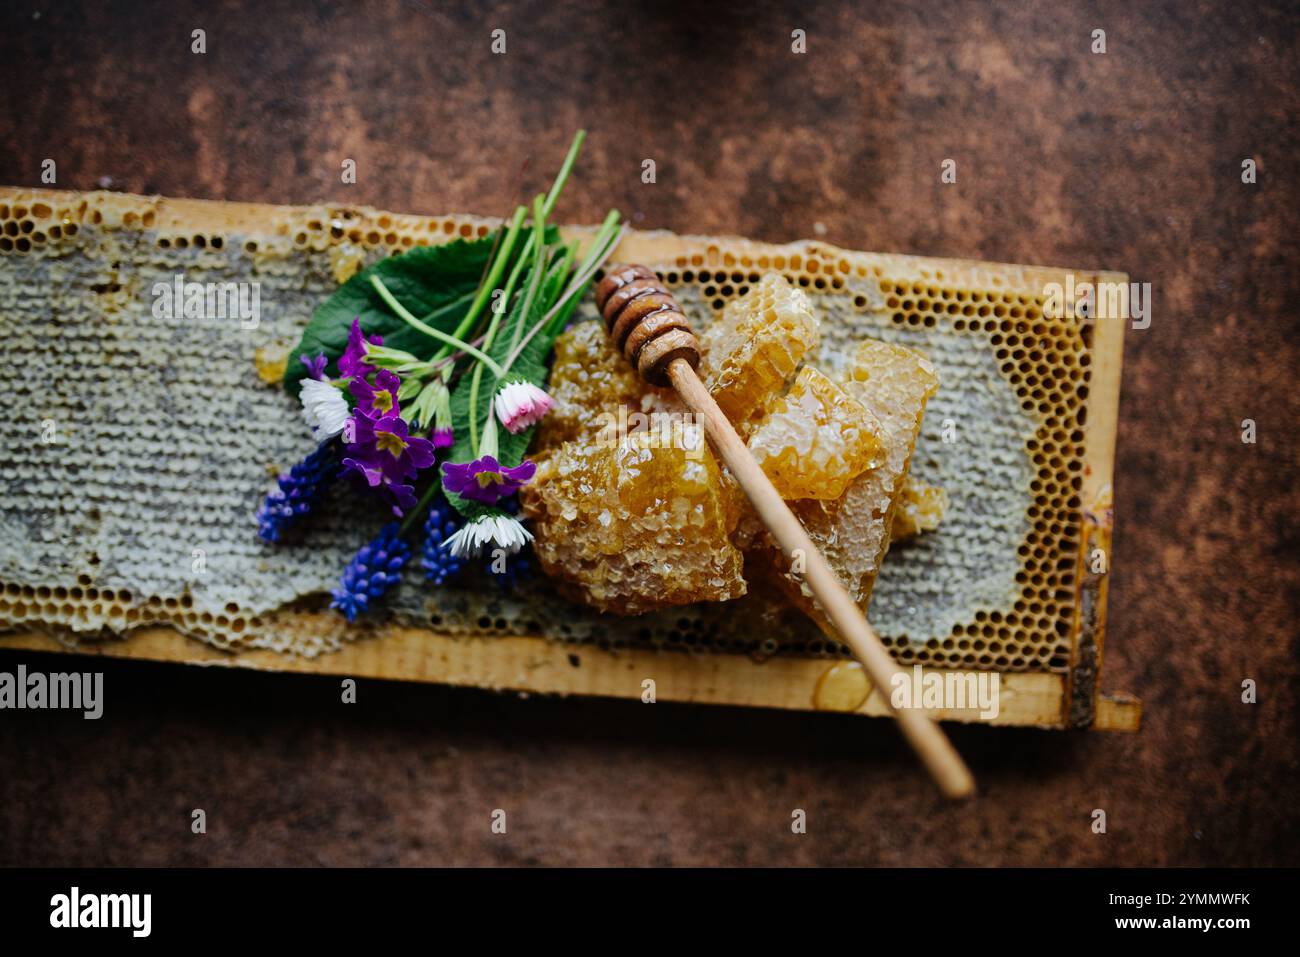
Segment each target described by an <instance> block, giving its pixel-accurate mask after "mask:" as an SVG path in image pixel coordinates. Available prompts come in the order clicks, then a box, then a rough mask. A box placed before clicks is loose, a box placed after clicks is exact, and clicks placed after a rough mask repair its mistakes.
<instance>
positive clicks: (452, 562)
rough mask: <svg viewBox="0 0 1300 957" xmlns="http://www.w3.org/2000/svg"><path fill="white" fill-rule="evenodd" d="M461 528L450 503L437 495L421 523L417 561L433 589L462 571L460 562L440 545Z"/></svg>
mask: <svg viewBox="0 0 1300 957" xmlns="http://www.w3.org/2000/svg"><path fill="white" fill-rule="evenodd" d="M462 524H464V523H463V522H462V521H461V518H460V515H459V514H458V513H457V512H456V510H455V509H454V508H452V507H451V503H450V502H448V501H447V499H446V498H444V497H443V496H442V495H441V494H439V496H438V498H437V499H436V500H435V501H434V503H433V505H431V506H430V507H429V515H428V517H427V518H425V520H424V550H423V557H422V559H421V564H423V565H424V577H425V578H427V579H428V580H429V581H430V582H431V583H433V584H434V585H439V586H441V585H445V584H446V583H447V582H448V581H449V580H450V579H452V578H454V577H455V576H456V575H458V574H460V571H461V569H463V568H464V567H465V562H464V560H463V559H460V558H457V557H456V556H455V555H453V554H452V553H451V550H450V549H449V548H447V547H446V546H445V545H443V542H445V541H446V540H447V539H449V538H451V536H452V535H454V534H455V533H456V532H457V531H459V530H460V527H461V525H462Z"/></svg>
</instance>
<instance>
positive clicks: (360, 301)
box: [284, 233, 496, 397]
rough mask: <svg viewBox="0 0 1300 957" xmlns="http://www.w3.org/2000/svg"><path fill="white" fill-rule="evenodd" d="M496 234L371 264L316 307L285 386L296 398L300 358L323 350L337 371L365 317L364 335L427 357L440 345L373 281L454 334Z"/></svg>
mask: <svg viewBox="0 0 1300 957" xmlns="http://www.w3.org/2000/svg"><path fill="white" fill-rule="evenodd" d="M495 241H496V234H495V233H489V234H488V235H487V236H484V237H483V238H482V239H475V240H465V239H457V240H455V241H453V242H450V243H446V244H444V245H441V246H418V247H416V248H415V249H412V250H410V251H409V252H405V253H401V254H399V255H395V256H389V257H387V258H386V259H381V260H379V262H377V263H375V264H373V265H371V266H367V267H366V268H365V269H363V270H361V271H360V272H359V273H357V274H356V275H355V276H353V277H352V278H351V279H349V280H348V281H347V282H345V283H344V284H343V285H342V286H340V287H339V288H338V290H337V291H335V293H334V295H332V296H330V297H329V298H328V299H326V300H325V301H324V302H323V303H321V304H320V306H319V307H317V309H316V311H315V313H313V314H312V317H311V321H310V322H309V323H307V328H306V329H304V330H303V334H302V340H301V341H300V342H299V343H298V347H297V348H296V349H294V351H293V353H292V354H291V355H290V357H289V364H288V366H287V368H286V369H285V372H284V388H285V391H286V392H288V393H289V394H290V395H291V396H294V397H296V396H297V395H298V390H299V389H300V388H301V381H302V379H303V378H304V377H305V376H306V375H307V369H306V367H305V366H304V365H303V364H302V359H301V356H303V355H306V356H308V357H312V358H314V357H315V356H317V355H319V354H321V353H322V352H323V353H325V355H326V356H327V357H328V358H329V360H330V361H329V364H328V366H327V367H326V374H327V375H336V374H337V372H338V368H337V366H336V362H337V361H338V358H339V356H341V355H342V354H343V350H344V349H346V348H347V344H348V330H349V329H351V328H352V320H353V319H354V318H356V317H360V319H361V329H362V331H363V332H365V333H366V335H374V334H375V333H379V334H380V335H382V336H383V337H384V345H386V346H391V347H393V348H394V349H402V350H405V351H406V352H410V353H412V354H413V355H415V356H417V357H419V358H422V359H427V358H429V357H430V356H432V355H433V353H434V352H435V351H437V349H438V348H439V346H440V343H438V342H436V341H435V340H433V339H432V338H431V337H429V336H426V335H425V334H424V333H422V332H420V331H419V330H417V329H412V328H411V327H410V326H408V325H407V324H406V323H405V322H403V321H402V320H401V319H400V318H398V317H397V316H396V315H394V314H393V311H392V310H391V309H389V308H388V306H386V305H385V304H384V301H383V300H382V299H380V298H379V293H377V292H376V291H375V288H374V286H372V285H371V283H370V277H371V276H373V275H378V276H379V278H380V279H382V280H383V282H384V285H385V286H387V287H388V289H389V291H391V292H392V294H393V295H394V296H396V297H397V299H398V301H400V302H401V303H402V305H404V306H406V308H407V309H409V310H410V311H411V312H412V313H413V314H414V315H416V316H417V317H419V318H420V319H422V320H423V321H424V322H425V323H427V324H428V325H430V326H433V327H434V328H435V329H438V330H440V331H442V332H448V333H450V332H451V331H452V330H453V329H455V327H456V325H457V324H458V323H459V322H460V320H461V319H462V318H464V316H465V312H466V310H467V309H468V308H469V304H470V302H471V300H472V299H473V298H474V293H475V291H476V290H477V289H478V284H479V281H480V280H481V279H482V278H483V271H484V269H485V268H486V266H487V262H488V257H489V255H490V254H491V252H492V247H493V243H494V242H495Z"/></svg>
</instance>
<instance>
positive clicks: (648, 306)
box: [596, 265, 975, 798]
mask: <svg viewBox="0 0 1300 957" xmlns="http://www.w3.org/2000/svg"><path fill="white" fill-rule="evenodd" d="M596 308H597V309H599V310H600V312H601V315H602V316H604V318H605V326H606V328H607V329H608V330H609V334H610V335H611V336H612V337H613V340H614V343H615V345H617V346H618V348H619V350H620V351H621V352H622V353H623V355H625V356H626V357H627V360H628V361H629V362H630V363H632V366H633V368H635V369H636V370H637V372H638V373H639V374H640V375H641V378H643V379H645V380H646V381H647V382H650V383H652V384H654V385H659V386H666V385H671V386H672V387H673V388H674V389H675V390H676V391H677V394H678V395H679V396H680V397H681V399H682V401H683V402H685V403H686V405H687V407H688V408H690V409H691V410H692V411H694V412H695V413H697V414H698V415H700V416H702V417H703V419H704V431H705V433H706V434H707V435H708V437H709V439H710V440H711V441H712V442H713V446H714V448H715V449H716V450H717V451H718V454H719V455H721V456H722V459H723V461H724V462H726V463H727V465H728V467H729V468H730V469H731V472H732V474H733V475H735V477H736V481H738V482H739V483H740V487H741V488H742V489H744V491H745V494H746V495H747V496H748V497H749V500H750V502H752V503H753V505H754V508H755V509H756V510H757V512H758V515H759V517H760V518H761V519H762V521H763V524H764V525H766V526H767V529H768V531H769V532H771V533H772V536H773V538H775V539H776V541H777V544H779V545H780V546H781V551H782V553H784V555H785V556H786V558H787V559H790V558H792V557H793V556H794V554H795V553H797V552H799V553H802V554H803V556H804V565H805V573H804V577H805V579H806V580H807V582H808V585H809V587H810V588H812V592H813V595H815V596H816V598H817V601H818V602H819V603H820V604H821V606H822V608H823V610H824V611H825V612H826V615H827V617H829V618H830V620H831V623H832V624H833V625H834V626H835V629H836V631H838V632H839V633H840V636H841V637H842V638H843V639H844V641H845V643H846V644H848V646H849V647H850V648H851V649H853V654H854V655H855V656H856V657H857V659H858V660H859V661H860V662H862V666H863V668H865V669H866V672H867V675H868V676H869V677H870V678H871V681H872V682H873V683H874V684H875V686H876V687H877V688H880V689H881V691H882V693H883V692H884V689H886V688H890V687H892V686H893V682H892V679H893V677H894V676H895V675H896V674H899V669H898V667H897V666H896V665H895V663H894V659H893V658H892V657H890V654H889V652H888V651H886V650H885V646H884V644H883V643H882V642H881V640H880V636H879V635H877V634H876V631H875V629H874V628H872V627H871V625H870V623H869V622H868V621H867V619H866V616H865V615H864V614H863V613H862V609H861V608H859V607H858V604H857V602H855V601H854V600H853V599H852V598H851V597H850V596H849V593H848V592H847V591H846V590H845V589H844V586H843V585H842V584H841V583H840V581H839V579H838V578H836V577H835V572H834V571H832V570H831V567H830V565H829V564H827V562H826V559H825V558H824V557H823V556H822V553H821V552H820V551H818V549H817V546H816V545H814V544H813V541H812V539H811V538H809V537H808V533H807V532H806V531H805V530H804V527H803V526H802V525H801V524H799V520H798V519H797V518H795V516H794V513H793V512H791V511H790V508H789V506H787V505H786V504H785V500H784V499H782V498H781V495H780V493H779V492H777V490H776V489H775V488H774V487H773V485H772V482H771V481H770V480H769V479H768V477H767V475H766V474H765V473H764V472H763V469H762V467H760V466H759V464H758V462H757V461H755V459H754V456H753V453H751V452H750V451H749V448H748V447H747V446H746V445H745V443H744V442H743V441H741V438H740V436H739V435H737V434H736V430H735V429H734V428H732V425H731V422H730V421H728V419H727V417H726V416H725V415H724V414H723V412H722V410H721V409H720V408H718V404H717V403H716V402H715V401H713V396H711V395H710V394H709V390H708V389H707V388H705V386H704V383H703V382H701V381H700V377H699V375H698V374H697V373H696V370H697V369H698V368H699V365H700V343H699V340H697V339H696V338H695V334H694V333H693V332H691V327H690V323H689V322H687V320H686V316H685V314H684V313H683V312H682V310H681V307H679V306H678V305H677V300H676V299H674V298H673V295H672V293H670V292H669V291H668V290H667V288H665V287H664V285H663V283H662V282H660V280H659V277H658V276H657V275H656V274H655V272H654V270H652V269H648V268H647V267H645V266H635V265H621V266H614V267H612V268H611V269H610V270H609V272H608V273H607V274H606V276H605V278H604V279H602V280H601V281H600V284H599V285H598V286H597V287H596ZM883 696H884V698H885V700H886V702H887V703H889V707H890V710H891V711H893V714H894V718H895V719H896V720H897V721H898V725H899V728H900V729H901V730H902V732H903V736H904V737H905V738H906V739H907V741H908V743H909V744H911V746H912V748H913V749H914V750H915V751H916V753H917V755H918V756H919V757H920V759H921V761H922V763H924V764H925V766H926V768H927V769H928V770H929V772H930V775H931V777H933V778H934V780H935V783H936V784H938V785H939V789H940V790H941V791H942V792H943V793H944V795H945V796H947V797H949V798H965V797H969V796H970V795H971V794H973V793H974V791H975V779H974V778H973V777H972V776H971V773H970V770H969V769H968V768H967V767H966V765H965V763H964V762H963V761H962V759H961V756H960V755H959V754H958V753H957V751H956V749H955V748H954V747H953V746H952V743H951V742H950V741H949V740H948V737H947V736H946V735H945V734H944V733H943V730H942V729H941V728H940V727H939V725H938V724H937V723H936V722H935V721H934V720H933V719H932V718H931V717H930V716H929V715H928V714H927V713H926V712H924V711H921V710H917V709H913V708H903V709H895V708H894V707H893V703H892V701H890V697H889V695H887V694H884V695H883Z"/></svg>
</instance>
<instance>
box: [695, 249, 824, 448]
mask: <svg viewBox="0 0 1300 957" xmlns="http://www.w3.org/2000/svg"><path fill="white" fill-rule="evenodd" d="M816 344H817V316H816V314H815V313H814V312H813V309H812V304H811V303H810V302H809V301H808V296H807V295H806V294H805V293H804V292H803V290H802V289H799V288H797V287H795V286H791V285H790V283H789V281H787V280H786V279H785V277H784V276H781V275H779V274H777V273H768V274H767V275H765V276H764V277H763V278H762V279H761V280H760V281H759V282H758V284H757V285H756V286H755V287H754V288H753V289H752V290H750V291H749V292H748V293H747V294H746V295H744V296H742V297H741V298H740V299H737V300H736V301H735V302H733V303H731V304H730V305H728V306H727V307H726V308H725V309H724V310H723V312H722V317H721V318H720V319H719V320H718V321H717V322H714V323H712V324H711V325H710V326H709V327H708V328H707V329H705V330H704V334H703V335H702V336H701V337H700V347H701V350H702V351H703V353H704V362H705V368H704V384H705V385H706V386H708V388H709V392H710V393H711V394H712V396H713V398H714V400H715V401H716V402H717V403H718V406H719V407H720V408H721V409H722V411H723V412H724V413H725V414H726V416H727V418H728V419H730V420H731V424H732V425H734V426H735V427H736V431H737V432H739V433H740V434H741V435H746V434H748V432H749V431H750V429H751V428H752V426H753V424H754V420H756V419H757V418H760V417H761V416H762V414H763V413H764V411H765V410H766V409H767V407H768V406H769V405H771V404H772V401H773V399H775V397H776V396H778V395H779V394H780V393H782V392H783V391H785V384H786V382H788V381H789V379H790V377H791V376H793V375H794V373H795V369H796V368H797V367H798V365H799V363H800V361H801V360H802V359H803V357H804V355H805V354H806V353H807V352H808V350H809V349H811V348H812V347H813V346H815V345H816Z"/></svg>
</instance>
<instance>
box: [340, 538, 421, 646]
mask: <svg viewBox="0 0 1300 957" xmlns="http://www.w3.org/2000/svg"><path fill="white" fill-rule="evenodd" d="M410 559H411V547H410V546H409V545H407V544H406V542H404V541H402V539H401V537H400V536H399V535H398V525H397V523H396V522H393V523H391V524H388V525H385V526H384V528H383V530H382V531H380V533H379V534H378V535H377V536H376V537H375V539H374V541H372V542H370V543H369V544H368V545H363V546H361V550H360V551H358V552H357V553H356V555H355V556H354V557H353V559H352V561H350V562H348V567H347V568H345V569H343V577H342V578H341V579H340V580H339V587H338V588H336V589H334V592H333V595H334V600H333V601H332V602H330V607H331V608H337V609H338V610H339V611H341V612H343V614H344V616H345V617H346V618H347V620H348V621H350V622H352V621H356V620H357V615H359V614H361V613H362V612H365V611H367V610H369V608H370V606H371V603H373V602H374V601H376V600H377V599H379V598H382V597H383V596H384V594H385V593H386V592H387V591H388V590H389V589H390V588H392V587H393V586H394V585H396V584H397V583H398V582H399V581H401V580H402V569H403V568H405V567H406V563H407V562H408V561H410Z"/></svg>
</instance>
